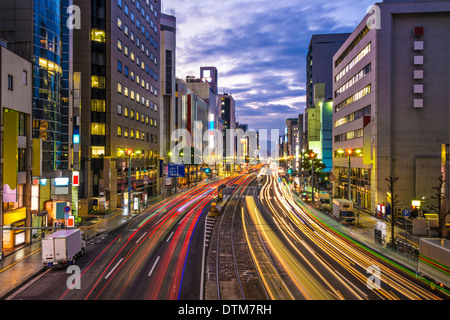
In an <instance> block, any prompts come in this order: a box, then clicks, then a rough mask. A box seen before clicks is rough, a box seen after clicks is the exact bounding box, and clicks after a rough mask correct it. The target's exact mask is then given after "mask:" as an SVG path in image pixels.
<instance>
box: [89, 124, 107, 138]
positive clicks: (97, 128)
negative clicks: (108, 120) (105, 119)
mask: <svg viewBox="0 0 450 320" xmlns="http://www.w3.org/2000/svg"><path fill="white" fill-rule="evenodd" d="M91 135H93V136H104V135H105V124H104V123H95V122H92V123H91Z"/></svg>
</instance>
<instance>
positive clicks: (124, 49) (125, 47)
mask: <svg viewBox="0 0 450 320" xmlns="http://www.w3.org/2000/svg"><path fill="white" fill-rule="evenodd" d="M123 54H124V55H126V56H127V57H128V47H127V46H124V48H123Z"/></svg>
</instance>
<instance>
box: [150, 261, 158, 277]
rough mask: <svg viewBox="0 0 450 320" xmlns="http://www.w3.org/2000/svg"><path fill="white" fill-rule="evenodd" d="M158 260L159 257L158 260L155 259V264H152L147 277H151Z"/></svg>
mask: <svg viewBox="0 0 450 320" xmlns="http://www.w3.org/2000/svg"><path fill="white" fill-rule="evenodd" d="M159 258H160V256H158V258H156V261H155V263H154V264H153V267H152V270H150V273H149V274H148V276H149V277H150V276H151V275H152V273H153V270H154V269H155V267H156V264H157V263H158V261H159Z"/></svg>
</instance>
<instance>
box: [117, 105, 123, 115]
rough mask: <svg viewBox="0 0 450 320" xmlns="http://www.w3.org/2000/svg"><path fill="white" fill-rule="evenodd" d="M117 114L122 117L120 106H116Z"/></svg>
mask: <svg viewBox="0 0 450 320" xmlns="http://www.w3.org/2000/svg"><path fill="white" fill-rule="evenodd" d="M117 114H120V115H122V105H121V104H118V105H117Z"/></svg>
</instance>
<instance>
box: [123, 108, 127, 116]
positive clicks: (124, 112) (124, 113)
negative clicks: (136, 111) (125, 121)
mask: <svg viewBox="0 0 450 320" xmlns="http://www.w3.org/2000/svg"><path fill="white" fill-rule="evenodd" d="M123 115H124V116H125V117H127V118H128V108H127V107H125V108H124V110H123Z"/></svg>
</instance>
